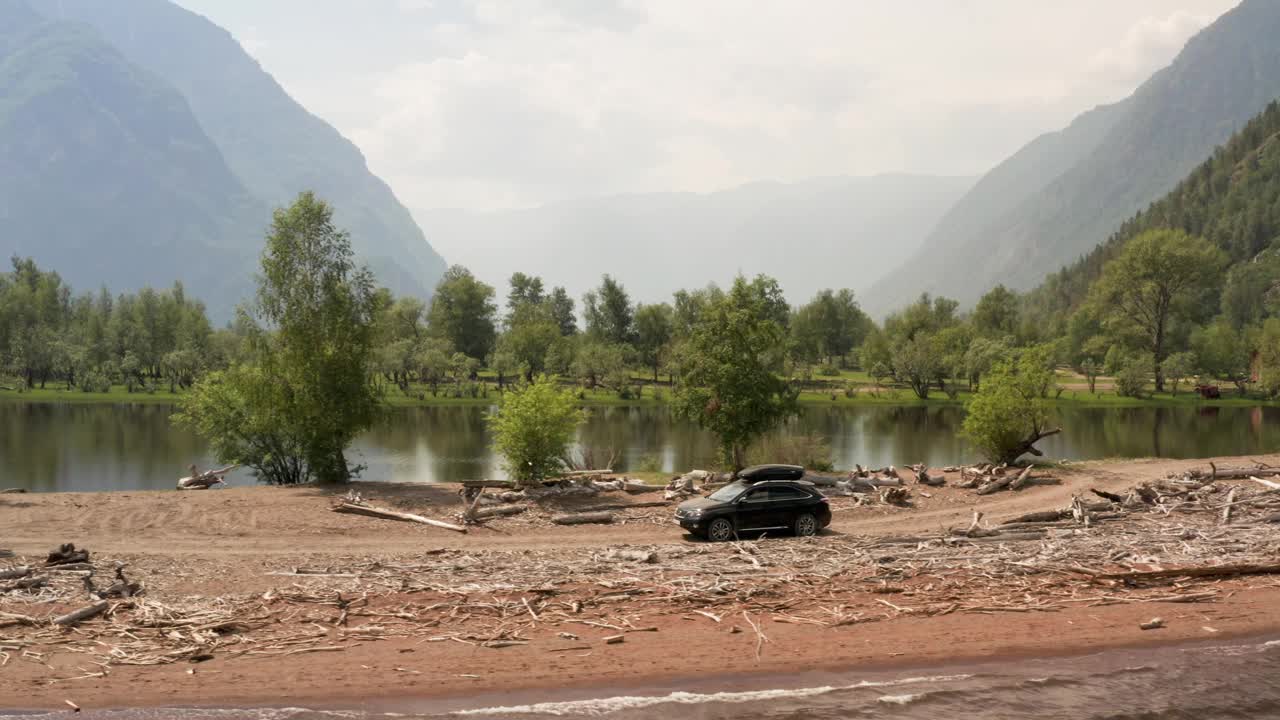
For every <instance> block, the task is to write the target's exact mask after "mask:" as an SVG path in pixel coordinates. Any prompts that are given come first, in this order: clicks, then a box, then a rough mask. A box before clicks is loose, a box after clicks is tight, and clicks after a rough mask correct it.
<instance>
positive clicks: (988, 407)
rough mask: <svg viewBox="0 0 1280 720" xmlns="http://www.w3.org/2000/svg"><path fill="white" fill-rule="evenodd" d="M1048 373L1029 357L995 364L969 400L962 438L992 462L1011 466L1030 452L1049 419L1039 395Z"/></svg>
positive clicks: (1043, 431) (962, 428) (1042, 399)
mask: <svg viewBox="0 0 1280 720" xmlns="http://www.w3.org/2000/svg"><path fill="white" fill-rule="evenodd" d="M1048 372H1050V371H1048V370H1045V369H1044V368H1043V367H1041V366H1040V364H1039V363H1036V362H1034V361H1033V360H1032V359H1031V358H1028V361H1027V362H1020V363H1019V364H1018V365H1016V366H1015V365H1013V364H1010V363H1000V364H998V365H996V366H995V367H994V368H993V369H992V371H991V373H990V375H988V377H987V378H986V379H985V380H983V382H982V388H981V389H980V390H979V391H978V392H977V393H976V394H975V395H974V396H973V398H972V399H970V400H969V403H968V405H967V408H968V414H967V415H966V416H965V419H964V424H963V425H962V426H961V430H960V433H961V435H962V436H964V437H965V438H966V439H967V440H968V441H969V442H970V443H972V444H973V445H974V446H975V447H976V448H977V449H978V450H980V451H981V452H982V454H983V455H985V456H986V457H987V459H988V460H991V461H992V462H1003V463H1012V462H1014V461H1015V460H1017V459H1018V458H1019V457H1021V456H1022V455H1023V454H1024V453H1026V452H1029V451H1030V450H1031V449H1032V446H1033V445H1034V444H1035V442H1036V441H1037V440H1039V439H1040V438H1041V437H1043V436H1044V435H1045V426H1046V425H1047V423H1048V419H1049V412H1048V408H1047V402H1046V401H1045V399H1044V397H1043V396H1042V394H1041V389H1042V387H1043V386H1044V374H1045V373H1048Z"/></svg>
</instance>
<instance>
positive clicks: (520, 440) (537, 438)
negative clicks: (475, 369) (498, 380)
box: [488, 375, 586, 486]
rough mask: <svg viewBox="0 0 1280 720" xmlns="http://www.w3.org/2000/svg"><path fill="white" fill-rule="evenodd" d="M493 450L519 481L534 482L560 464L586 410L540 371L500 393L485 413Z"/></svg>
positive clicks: (532, 483)
mask: <svg viewBox="0 0 1280 720" xmlns="http://www.w3.org/2000/svg"><path fill="white" fill-rule="evenodd" d="M488 420H489V427H490V429H491V430H492V432H493V449H494V451H496V452H497V453H498V454H499V455H501V456H502V457H503V458H504V459H505V460H506V463H505V467H506V469H507V472H508V473H509V474H510V475H511V477H512V478H514V479H515V480H516V481H517V482H518V483H520V484H521V485H526V486H527V485H534V484H537V483H538V482H540V481H542V480H543V479H545V478H547V477H549V476H551V475H553V474H555V473H557V472H559V471H561V470H562V469H563V468H564V460H563V458H564V457H565V455H567V454H568V450H569V447H570V445H571V444H572V443H573V438H574V434H575V433H576V432H577V429H578V426H579V425H581V424H582V423H583V422H585V420H586V415H585V413H583V411H582V410H581V409H580V408H578V406H577V402H576V400H575V399H574V397H573V393H571V392H568V391H563V390H560V389H559V388H558V387H557V386H556V384H555V382H554V381H552V380H551V379H550V378H548V377H546V376H545V375H540V376H538V377H537V378H536V379H535V380H534V381H533V382H532V383H531V384H529V385H526V386H525V387H523V388H520V389H516V390H512V391H511V392H508V393H506V394H504V395H503V396H502V399H501V400H500V401H499V403H498V409H497V410H496V411H495V412H493V413H492V414H491V415H489V418H488Z"/></svg>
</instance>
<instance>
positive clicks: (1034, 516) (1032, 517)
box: [1000, 510, 1071, 525]
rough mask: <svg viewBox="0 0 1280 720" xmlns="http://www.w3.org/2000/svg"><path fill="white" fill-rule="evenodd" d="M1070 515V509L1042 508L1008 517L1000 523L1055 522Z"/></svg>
mask: <svg viewBox="0 0 1280 720" xmlns="http://www.w3.org/2000/svg"><path fill="white" fill-rule="evenodd" d="M1068 517H1071V511H1070V510H1042V511H1040V512H1033V513H1027V514H1025V515H1019V516H1018V517H1015V518H1010V519H1008V520H1005V521H1004V522H1002V523H1000V524H1001V525H1013V524H1015V523H1036V522H1057V521H1058V520H1062V519H1064V518H1068Z"/></svg>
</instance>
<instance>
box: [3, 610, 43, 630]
mask: <svg viewBox="0 0 1280 720" xmlns="http://www.w3.org/2000/svg"><path fill="white" fill-rule="evenodd" d="M39 622H40V621H39V620H36V619H35V618H33V617H31V616H30V615H18V614H17V613H7V612H0V628H7V627H14V626H15V625H27V626H31V625H36V624H39Z"/></svg>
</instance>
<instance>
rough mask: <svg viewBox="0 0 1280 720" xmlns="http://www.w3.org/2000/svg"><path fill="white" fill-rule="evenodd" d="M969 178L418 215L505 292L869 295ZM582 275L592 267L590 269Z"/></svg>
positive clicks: (455, 254) (826, 183) (752, 188)
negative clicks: (758, 279)
mask: <svg viewBox="0 0 1280 720" xmlns="http://www.w3.org/2000/svg"><path fill="white" fill-rule="evenodd" d="M972 182H973V181H972V179H971V178H951V177H925V176H908V175H884V176H877V177H867V178H822V179H814V180H808V181H804V182H798V183H791V184H785V183H754V184H750V185H744V186H741V187H738V188H734V189H730V190H725V191H722V192H714V193H706V194H695V193H654V194H638V195H618V196H611V197H601V198H594V199H586V200H578V201H572V202H565V203H558V204H554V205H548V206H544V207H540V208H535V209H530V210H510V211H500V212H489V213H472V212H463V211H452V210H428V211H422V212H420V213H419V218H420V219H421V220H422V221H423V224H424V225H426V226H428V227H430V228H431V229H432V233H433V236H434V237H435V238H436V241H437V243H438V244H439V245H440V246H441V247H442V248H445V249H446V250H447V252H448V253H449V255H450V257H451V259H453V260H454V261H455V262H457V263H460V264H463V265H466V266H467V267H468V268H470V269H471V270H472V271H473V272H475V273H476V274H477V276H479V277H480V278H481V279H483V280H484V281H486V282H488V283H490V284H492V285H495V286H496V287H498V288H499V291H500V292H505V290H506V281H507V278H508V277H510V275H511V274H512V273H513V272H516V271H521V272H525V273H530V274H536V275H540V276H542V278H543V279H544V280H545V281H546V282H547V284H548V285H563V286H565V287H566V288H567V289H568V290H569V291H570V293H571V294H572V295H574V296H575V297H580V296H581V295H582V293H583V292H584V291H586V290H587V289H589V288H591V287H594V286H596V285H598V284H599V280H600V275H601V274H603V273H610V274H612V275H614V276H615V277H617V278H619V279H621V280H622V281H623V282H624V283H625V284H626V286H627V289H628V290H629V291H630V292H631V295H632V297H633V299H637V300H640V301H643V302H659V301H664V300H669V299H670V297H671V294H672V293H673V292H674V291H676V290H678V289H681V288H697V287H704V286H706V285H707V284H708V283H711V282H715V283H717V284H720V285H724V284H726V283H727V282H729V281H731V280H732V279H733V277H734V275H735V274H737V273H739V272H741V273H744V274H746V275H754V274H756V273H768V274H769V275H772V276H774V277H775V278H777V279H778V281H779V282H780V283H781V284H782V287H783V289H784V290H785V291H786V293H787V295H788V297H789V298H790V299H791V300H792V301H793V302H799V301H807V300H809V299H810V297H811V296H812V295H813V294H814V293H815V292H816V291H817V290H819V289H823V288H846V287H847V288H863V287H865V286H866V285H867V284H868V283H869V282H870V281H872V280H874V279H875V278H877V277H879V276H880V275H881V274H882V273H883V272H884V271H885V270H886V269H888V268H891V267H893V266H894V265H895V264H897V263H899V262H901V261H902V260H903V259H905V258H906V257H907V256H908V254H909V253H910V252H911V251H912V250H913V249H914V248H915V247H916V246H917V245H919V243H920V241H921V239H922V238H923V237H924V236H925V234H926V233H927V232H928V231H929V229H930V228H931V227H932V226H933V225H934V224H935V223H936V222H937V221H938V219H939V218H940V217H941V216H942V214H943V213H944V212H946V210H947V209H948V208H949V207H951V205H952V204H953V203H954V202H955V201H956V200H957V199H958V198H959V197H960V196H961V195H962V194H963V193H964V192H965V190H967V189H968V188H969V186H970V185H971V184H972ZM581 268H590V272H588V273H583V272H582V271H581Z"/></svg>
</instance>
